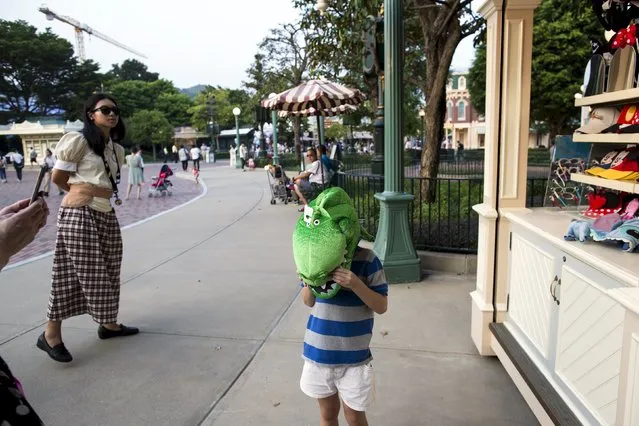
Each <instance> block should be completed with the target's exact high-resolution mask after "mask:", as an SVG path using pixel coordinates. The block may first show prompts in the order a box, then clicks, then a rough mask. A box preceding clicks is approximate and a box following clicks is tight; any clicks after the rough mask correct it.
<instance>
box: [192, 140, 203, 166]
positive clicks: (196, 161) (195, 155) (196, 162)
mask: <svg viewBox="0 0 639 426" xmlns="http://www.w3.org/2000/svg"><path fill="white" fill-rule="evenodd" d="M201 156H202V150H200V148H198V147H197V145H194V146H193V148H191V160H193V167H194V168H196V169H197V170H198V171H199V170H200V157H201Z"/></svg>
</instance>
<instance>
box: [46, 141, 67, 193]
mask: <svg viewBox="0 0 639 426" xmlns="http://www.w3.org/2000/svg"><path fill="white" fill-rule="evenodd" d="M44 165H45V166H46V168H47V175H46V176H45V178H44V187H43V189H42V192H43V193H44V196H45V197H48V196H49V189H50V188H51V177H52V176H51V175H52V174H53V167H55V156H54V155H53V153H52V152H51V150H50V149H48V148H47V151H46V156H45V157H44ZM58 194H59V195H64V191H63V190H61V189H60V187H58Z"/></svg>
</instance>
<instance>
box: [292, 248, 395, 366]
mask: <svg viewBox="0 0 639 426" xmlns="http://www.w3.org/2000/svg"><path fill="white" fill-rule="evenodd" d="M351 271H353V273H355V274H356V275H357V276H358V277H359V278H360V279H361V280H362V282H363V283H364V284H366V285H367V286H368V287H369V288H370V289H371V290H373V291H375V292H377V293H379V294H383V295H384V296H387V295H388V284H387V283H386V276H385V275H384V268H383V267H382V263H381V262H380V261H379V259H378V258H377V256H376V255H375V253H374V252H373V251H372V250H369V249H366V248H362V247H357V249H356V251H355V257H354V259H353V262H352V263H351ZM373 316H374V312H373V310H372V309H371V308H369V307H368V306H366V305H365V304H364V302H363V301H362V300H361V299H360V298H359V297H357V295H356V294H355V293H353V292H352V291H350V290H348V289H345V288H342V289H341V290H340V291H339V292H338V293H337V295H335V297H333V298H331V299H319V298H317V299H316V300H315V306H313V311H312V312H311V316H310V317H309V319H308V323H307V324H306V334H305V335H304V355H303V358H304V359H306V360H308V361H311V362H314V363H316V364H322V365H330V366H333V367H338V366H344V365H359V364H364V363H366V362H368V361H369V360H370V359H371V358H372V355H371V351H370V348H369V346H370V342H371V337H372V336H373Z"/></svg>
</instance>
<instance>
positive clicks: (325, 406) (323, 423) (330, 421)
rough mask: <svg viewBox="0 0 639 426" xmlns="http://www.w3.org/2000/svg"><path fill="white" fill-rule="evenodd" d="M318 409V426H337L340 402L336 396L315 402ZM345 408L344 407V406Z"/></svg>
mask: <svg viewBox="0 0 639 426" xmlns="http://www.w3.org/2000/svg"><path fill="white" fill-rule="evenodd" d="M317 402H319V407H320V426H338V425H339V422H338V420H337V417H338V416H339V408H340V400H339V396H337V394H335V395H333V396H329V397H327V398H320V399H318V400H317ZM344 408H346V406H344Z"/></svg>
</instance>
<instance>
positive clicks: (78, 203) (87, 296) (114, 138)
mask: <svg viewBox="0 0 639 426" xmlns="http://www.w3.org/2000/svg"><path fill="white" fill-rule="evenodd" d="M82 118H83V120H84V127H83V129H82V132H81V133H79V132H69V133H67V134H65V135H64V136H62V139H60V142H58V144H57V145H56V155H57V157H58V158H57V160H56V163H55V166H54V169H53V182H54V183H55V184H57V185H58V186H60V187H61V188H62V189H64V190H65V191H68V192H69V193H68V194H67V195H66V196H65V197H64V199H63V200H62V203H61V206H60V210H59V212H58V223H57V229H58V231H57V237H56V244H55V251H54V254H53V271H52V272H53V274H52V280H51V293H50V295H49V307H48V309H47V320H48V321H47V325H46V329H45V331H44V332H43V333H42V334H41V335H40V337H39V338H38V340H37V347H38V348H39V349H41V350H43V351H44V352H46V353H47V355H49V356H50V357H51V358H52V359H54V360H55V361H58V362H71V360H72V359H73V357H72V356H71V353H70V352H69V351H68V349H67V348H66V347H65V345H64V343H63V339H62V321H63V320H66V319H68V318H71V317H74V316H78V315H83V314H90V315H91V316H92V318H93V320H94V321H95V322H96V323H98V324H99V326H98V337H99V338H100V339H109V338H113V337H121V336H130V335H133V334H137V333H138V332H139V330H138V329H137V328H135V327H127V326H125V325H122V324H118V322H117V320H118V311H119V305H120V269H121V267H122V234H121V233H120V225H119V223H118V219H117V216H116V214H115V211H114V210H113V207H112V205H111V201H110V199H111V198H112V197H115V200H116V201H115V202H116V205H117V204H120V203H121V202H120V200H119V198H118V186H117V182H119V178H120V164H121V163H122V162H123V161H124V148H122V146H121V145H119V144H118V143H116V142H120V141H121V140H123V139H124V135H125V127H124V123H123V122H122V121H121V120H120V109H119V108H118V106H117V104H116V102H115V99H113V98H112V97H111V96H110V95H106V94H103V93H97V94H94V95H93V96H91V97H90V98H89V99H88V100H87V102H86V103H85V107H84V115H83V117H82Z"/></svg>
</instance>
